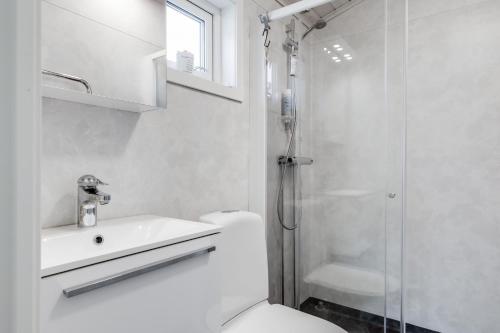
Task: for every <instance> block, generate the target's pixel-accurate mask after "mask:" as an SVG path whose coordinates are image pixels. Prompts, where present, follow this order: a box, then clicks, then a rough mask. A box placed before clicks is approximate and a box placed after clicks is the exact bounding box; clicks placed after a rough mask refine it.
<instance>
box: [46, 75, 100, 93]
mask: <svg viewBox="0 0 500 333" xmlns="http://www.w3.org/2000/svg"><path fill="white" fill-rule="evenodd" d="M42 74H44V75H49V76H54V77H59V78H62V79H66V80H70V81H74V82H79V83H81V84H82V85H83V86H85V89H87V94H90V95H92V87H91V86H90V83H89V82H88V81H87V80H85V79H82V78H81V77H78V76H74V75H69V74H64V73H58V72H53V71H49V70H46V69H42Z"/></svg>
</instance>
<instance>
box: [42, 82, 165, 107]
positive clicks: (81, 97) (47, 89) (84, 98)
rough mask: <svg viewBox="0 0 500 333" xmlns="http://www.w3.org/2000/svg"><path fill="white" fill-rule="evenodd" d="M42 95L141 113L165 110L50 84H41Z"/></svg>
mask: <svg viewBox="0 0 500 333" xmlns="http://www.w3.org/2000/svg"><path fill="white" fill-rule="evenodd" d="M42 95H43V97H49V98H55V99H59V100H63V101H68V102H75V103H80V104H87V105H93V106H100V107H104V108H109V109H115V110H120V111H128V112H138V113H142V112H147V111H156V110H165V109H164V108H162V107H159V106H155V105H148V104H143V103H138V102H133V101H127V100H122V99H116V98H109V97H104V96H99V95H95V94H87V93H83V92H79V91H74V90H69V89H62V88H56V87H51V86H43V87H42Z"/></svg>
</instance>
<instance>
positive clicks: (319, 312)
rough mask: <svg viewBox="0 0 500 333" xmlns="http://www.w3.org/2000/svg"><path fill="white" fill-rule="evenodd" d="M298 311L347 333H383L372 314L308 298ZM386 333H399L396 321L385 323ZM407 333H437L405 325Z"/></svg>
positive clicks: (382, 319)
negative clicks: (326, 321)
mask: <svg viewBox="0 0 500 333" xmlns="http://www.w3.org/2000/svg"><path fill="white" fill-rule="evenodd" d="M300 310H301V311H303V312H305V313H308V314H311V315H313V316H316V317H319V318H322V319H325V320H328V321H329V322H332V323H334V324H335V325H337V326H339V327H342V328H343V329H345V330H346V331H347V332H349V333H384V318H383V317H381V316H378V315H374V314H372V313H368V312H364V311H360V310H356V309H352V308H348V307H346V306H343V305H339V304H335V303H330V302H326V301H323V300H320V299H317V298H313V297H310V298H308V299H307V300H306V301H305V302H304V303H302V304H301V306H300ZM386 324H387V330H386V333H399V332H400V329H399V327H400V324H399V321H397V320H392V319H388V320H387V321H386ZM406 330H407V333H439V332H436V331H431V330H428V329H425V328H422V327H418V326H415V325H411V324H407V325H406Z"/></svg>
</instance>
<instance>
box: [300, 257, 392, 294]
mask: <svg viewBox="0 0 500 333" xmlns="http://www.w3.org/2000/svg"><path fill="white" fill-rule="evenodd" d="M304 281H305V282H306V283H309V284H314V285H318V286H321V287H324V288H328V289H332V290H336V291H341V292H345V293H349V294H355V295H361V296H384V295H385V278H384V273H383V272H377V271H372V270H367V269H364V268H361V267H356V266H352V265H347V264H341V263H330V264H326V265H323V266H320V267H318V268H317V269H315V270H314V271H312V272H311V273H310V274H309V275H307V276H306V277H305V278H304ZM387 285H388V292H389V293H392V292H396V291H398V289H399V282H398V280H397V279H396V278H394V277H391V276H388V277H387Z"/></svg>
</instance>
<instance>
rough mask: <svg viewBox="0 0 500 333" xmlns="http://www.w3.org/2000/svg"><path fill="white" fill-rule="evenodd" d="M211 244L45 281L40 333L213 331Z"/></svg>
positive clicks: (216, 325)
mask: <svg viewBox="0 0 500 333" xmlns="http://www.w3.org/2000/svg"><path fill="white" fill-rule="evenodd" d="M217 237H218V235H217V234H212V235H207V236H203V237H198V238H195V239H191V240H187V241H183V242H180V243H176V244H172V245H168V246H163V247H160V248H155V249H150V250H146V251H142V252H139V253H135V254H130V255H126V256H122V257H119V258H115V259H111V260H107V261H104V262H99V263H95V264H90V265H87V266H84V267H80V268H74V269H71V270H69V271H65V272H60V273H55V274H51V275H47V276H44V277H43V278H42V281H41V332H42V333H89V332H92V333H138V332H144V333H160V332H161V333H166V332H171V333H183V332H185V333H210V332H219V331H220V304H219V289H218V288H219V287H218V279H217V275H218V266H219V263H218V262H217ZM68 251H71V249H68Z"/></svg>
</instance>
